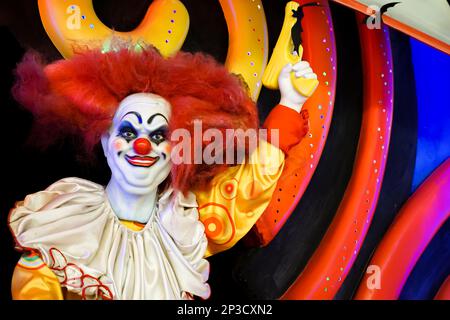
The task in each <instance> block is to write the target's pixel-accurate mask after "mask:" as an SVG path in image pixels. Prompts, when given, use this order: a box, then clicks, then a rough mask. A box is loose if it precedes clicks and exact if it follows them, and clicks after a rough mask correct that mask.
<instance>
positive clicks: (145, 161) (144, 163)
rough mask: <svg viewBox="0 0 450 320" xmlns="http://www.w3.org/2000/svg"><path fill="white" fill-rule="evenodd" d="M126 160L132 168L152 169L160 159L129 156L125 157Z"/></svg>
mask: <svg viewBox="0 0 450 320" xmlns="http://www.w3.org/2000/svg"><path fill="white" fill-rule="evenodd" d="M125 159H127V161H128V163H129V164H131V165H132V166H136V167H146V168H148V167H151V166H152V165H154V164H155V162H156V161H158V159H159V157H156V158H153V157H148V156H146V157H143V156H133V157H130V156H127V155H125Z"/></svg>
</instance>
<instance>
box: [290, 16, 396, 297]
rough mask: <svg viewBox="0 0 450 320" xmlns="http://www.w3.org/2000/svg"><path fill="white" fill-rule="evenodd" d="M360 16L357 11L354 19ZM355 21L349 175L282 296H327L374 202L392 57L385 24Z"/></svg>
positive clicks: (354, 250) (347, 264) (386, 128)
mask: <svg viewBox="0 0 450 320" xmlns="http://www.w3.org/2000/svg"><path fill="white" fill-rule="evenodd" d="M362 17H363V15H361V14H359V13H358V14H357V15H356V19H357V21H361V20H362ZM358 26H359V33H360V39H361V50H362V62H363V74H364V101H363V119H362V126H361V132H360V138H359V143H358V149H357V154H356V158H355V163H354V168H353V173H352V177H351V179H350V182H349V184H348V186H347V189H346V191H345V194H344V198H343V199H342V202H341V204H340V206H339V208H338V211H337V213H336V215H335V217H334V219H333V221H332V223H331V225H330V226H329V228H328V230H327V233H326V234H325V236H324V238H323V239H322V241H321V243H320V245H319V247H318V248H317V250H316V252H315V253H314V255H313V256H312V258H311V259H310V261H309V262H308V264H307V266H306V267H305V269H304V270H303V272H302V273H301V275H300V276H299V277H298V278H297V280H296V281H295V282H294V284H293V285H292V286H291V287H290V288H289V289H288V290H287V292H286V293H285V294H284V296H283V299H332V298H333V297H334V296H335V294H336V292H337V291H338V290H339V288H340V287H341V285H342V282H343V281H344V279H345V277H346V276H347V274H348V272H349V270H350V269H351V267H352V266H353V263H354V261H355V259H356V256H357V254H358V252H359V249H360V247H361V244H362V242H363V241H364V238H365V236H366V233H367V230H368V229H369V226H370V222H371V220H372V216H373V213H374V211H375V208H376V205H377V201H378V196H379V192H380V189H381V183H382V180H383V175H384V168H385V164H386V155H387V150H388V146H389V138H390V132H391V122H392V110H393V72H392V57H391V48H390V41H389V34H388V33H387V28H386V27H383V28H382V29H380V30H377V29H374V30H369V29H367V27H366V26H365V25H362V24H361V23H359V24H358Z"/></svg>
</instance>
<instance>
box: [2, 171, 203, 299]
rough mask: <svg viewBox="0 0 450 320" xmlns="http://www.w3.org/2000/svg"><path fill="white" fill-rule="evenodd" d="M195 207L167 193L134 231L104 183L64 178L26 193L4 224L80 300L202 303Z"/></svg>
mask: <svg viewBox="0 0 450 320" xmlns="http://www.w3.org/2000/svg"><path fill="white" fill-rule="evenodd" d="M196 207H197V203H196V200H195V195H194V194H192V193H190V194H188V195H187V196H184V195H183V194H182V193H180V192H175V191H174V190H173V189H168V190H167V191H165V192H164V193H163V194H162V195H161V196H160V198H159V200H158V210H157V211H156V214H152V216H151V219H150V221H149V222H148V223H147V224H146V225H145V227H144V228H143V229H142V230H140V231H133V230H131V229H129V228H127V227H126V226H124V225H123V224H122V223H121V222H120V220H119V219H118V217H117V216H116V215H115V214H114V212H113V210H112V208H111V205H110V203H109V201H108V199H107V196H106V192H105V190H104V188H103V187H102V186H100V185H98V184H95V183H93V182H91V181H87V180H83V179H79V178H66V179H62V180H60V181H58V182H56V183H54V184H53V185H51V186H50V187H48V188H47V189H46V190H44V191H41V192H38V193H35V194H32V195H28V196H27V197H26V198H25V200H24V201H23V202H20V203H18V204H17V206H16V208H14V209H13V210H12V212H11V215H10V218H9V223H10V226H11V230H12V232H13V234H14V235H15V237H16V240H17V244H18V246H19V247H22V248H31V249H34V250H38V251H39V252H40V254H41V256H42V259H43V260H44V262H45V263H46V264H47V265H48V266H49V268H50V269H52V270H53V271H54V273H55V274H56V275H57V277H58V279H59V281H60V283H61V285H62V286H64V287H66V288H67V289H68V290H69V291H72V292H76V293H78V294H80V295H81V296H83V297H85V298H98V297H102V298H112V299H182V298H188V297H190V296H191V295H197V296H200V297H202V298H207V297H208V296H209V294H210V288H209V285H208V284H207V283H206V281H207V279H208V274H209V264H208V262H207V261H206V260H205V259H204V258H203V257H204V254H205V251H206V247H207V239H206V236H205V234H204V227H203V224H202V223H201V222H200V221H199V220H198V211H197V208H196Z"/></svg>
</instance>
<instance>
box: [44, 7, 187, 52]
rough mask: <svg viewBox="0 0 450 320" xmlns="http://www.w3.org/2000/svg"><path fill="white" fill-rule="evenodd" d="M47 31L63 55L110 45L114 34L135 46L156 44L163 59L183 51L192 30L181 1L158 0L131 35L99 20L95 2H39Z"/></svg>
mask: <svg viewBox="0 0 450 320" xmlns="http://www.w3.org/2000/svg"><path fill="white" fill-rule="evenodd" d="M38 6H39V13H40V15H41V20H42V23H43V25H44V28H45V31H46V32H47V34H48V35H49V37H50V39H51V40H52V42H53V43H54V45H55V46H56V48H57V49H58V50H59V52H60V53H61V54H62V55H63V57H64V58H69V57H71V56H72V55H73V47H74V45H75V44H76V45H77V46H80V45H86V46H87V47H99V46H100V47H101V46H105V45H106V46H107V45H108V43H106V44H105V40H106V39H109V38H110V37H111V36H112V35H113V34H114V35H115V36H119V37H122V38H124V39H126V40H129V41H132V43H134V44H136V45H138V44H139V43H146V44H152V45H153V46H155V47H156V48H158V49H159V51H160V52H161V54H162V55H163V56H170V55H172V54H174V53H176V52H177V51H178V50H180V48H181V46H182V45H183V43H184V40H185V39H186V35H187V32H188V30H189V14H188V12H187V10H186V8H185V7H184V5H183V4H182V3H181V2H180V1H178V0H155V1H153V3H152V4H151V5H150V7H149V8H148V10H147V13H146V15H145V17H144V19H143V20H142V22H141V23H140V24H139V26H138V27H137V28H136V29H134V30H132V31H130V32H115V31H113V30H112V29H110V28H108V27H107V26H105V25H104V24H103V23H102V22H101V21H100V19H99V18H98V17H97V15H96V14H95V11H94V7H93V5H92V0H38Z"/></svg>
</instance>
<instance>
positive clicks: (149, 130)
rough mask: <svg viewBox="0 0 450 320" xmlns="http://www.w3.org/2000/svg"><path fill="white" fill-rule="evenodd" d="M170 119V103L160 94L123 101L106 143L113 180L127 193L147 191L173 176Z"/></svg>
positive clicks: (136, 96)
mask: <svg viewBox="0 0 450 320" xmlns="http://www.w3.org/2000/svg"><path fill="white" fill-rule="evenodd" d="M169 118H170V104H169V103H168V102H167V101H166V100H165V99H164V98H162V97H160V96H158V95H154V94H150V93H136V94H132V95H130V96H128V97H126V98H125V99H124V100H122V102H121V103H120V105H119V108H118V109H117V111H116V114H115V115H114V119H113V124H112V126H111V128H110V130H109V131H108V132H107V133H106V134H104V135H103V136H102V146H103V150H104V152H105V156H106V158H107V160H108V165H109V167H110V168H111V172H112V179H114V180H116V182H117V183H118V185H119V186H120V187H121V188H122V189H123V190H124V191H125V192H128V193H131V194H141V195H142V194H146V193H148V192H150V191H152V190H155V189H156V188H157V187H158V185H159V184H160V183H162V182H163V181H164V180H165V179H166V178H167V176H168V175H169V172H170V168H171V165H170V144H169V141H168V139H167V132H168V121H169Z"/></svg>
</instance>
